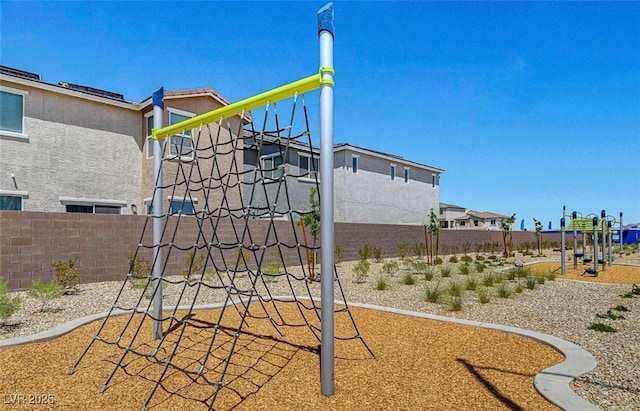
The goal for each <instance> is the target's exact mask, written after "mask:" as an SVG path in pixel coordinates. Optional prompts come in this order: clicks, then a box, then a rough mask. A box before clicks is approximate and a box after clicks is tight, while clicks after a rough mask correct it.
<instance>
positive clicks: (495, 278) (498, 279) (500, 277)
mask: <svg viewBox="0 0 640 411" xmlns="http://www.w3.org/2000/svg"><path fill="white" fill-rule="evenodd" d="M503 281H504V275H503V274H502V273H495V274H494V275H493V282H494V283H495V284H500V283H501V282H503Z"/></svg>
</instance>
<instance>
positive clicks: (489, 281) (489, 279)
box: [482, 273, 495, 287]
mask: <svg viewBox="0 0 640 411" xmlns="http://www.w3.org/2000/svg"><path fill="white" fill-rule="evenodd" d="M494 282H495V278H494V276H493V273H487V274H485V275H484V276H483V277H482V285H484V286H485V287H491V286H493V283H494Z"/></svg>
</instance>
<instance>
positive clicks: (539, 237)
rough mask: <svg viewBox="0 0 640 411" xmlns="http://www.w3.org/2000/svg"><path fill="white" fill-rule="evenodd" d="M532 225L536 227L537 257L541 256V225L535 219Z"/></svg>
mask: <svg viewBox="0 0 640 411" xmlns="http://www.w3.org/2000/svg"><path fill="white" fill-rule="evenodd" d="M533 223H534V224H535V226H536V242H537V243H538V256H541V255H542V223H541V222H540V221H538V220H536V219H535V218H534V219H533Z"/></svg>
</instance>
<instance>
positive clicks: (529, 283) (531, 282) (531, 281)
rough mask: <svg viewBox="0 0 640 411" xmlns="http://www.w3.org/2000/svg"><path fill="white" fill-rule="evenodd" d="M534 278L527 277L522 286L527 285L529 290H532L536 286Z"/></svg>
mask: <svg viewBox="0 0 640 411" xmlns="http://www.w3.org/2000/svg"><path fill="white" fill-rule="evenodd" d="M536 283H537V281H536V279H535V278H533V277H527V279H526V281H525V284H524V286H525V287H527V288H528V289H529V290H533V289H534V288H536Z"/></svg>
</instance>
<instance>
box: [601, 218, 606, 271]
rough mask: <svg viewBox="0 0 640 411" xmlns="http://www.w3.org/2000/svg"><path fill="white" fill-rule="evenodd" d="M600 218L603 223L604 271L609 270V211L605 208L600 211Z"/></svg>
mask: <svg viewBox="0 0 640 411" xmlns="http://www.w3.org/2000/svg"><path fill="white" fill-rule="evenodd" d="M600 218H601V221H600V224H601V225H602V271H607V260H606V258H607V232H606V231H607V224H606V223H607V221H606V219H607V213H606V211H605V210H602V211H601V212H600Z"/></svg>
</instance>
